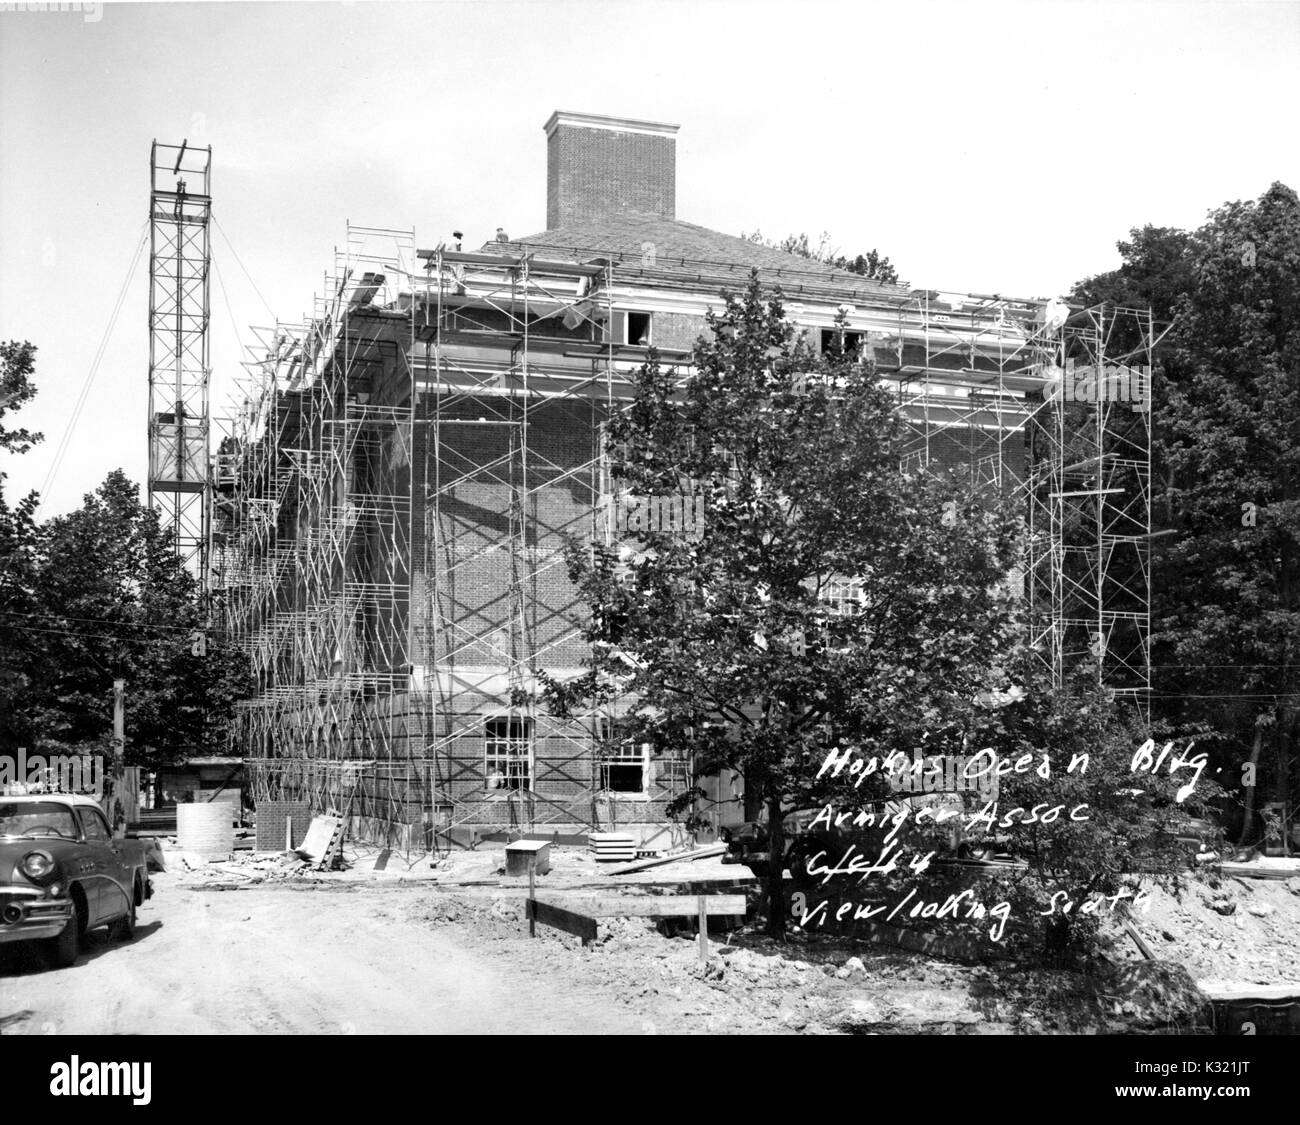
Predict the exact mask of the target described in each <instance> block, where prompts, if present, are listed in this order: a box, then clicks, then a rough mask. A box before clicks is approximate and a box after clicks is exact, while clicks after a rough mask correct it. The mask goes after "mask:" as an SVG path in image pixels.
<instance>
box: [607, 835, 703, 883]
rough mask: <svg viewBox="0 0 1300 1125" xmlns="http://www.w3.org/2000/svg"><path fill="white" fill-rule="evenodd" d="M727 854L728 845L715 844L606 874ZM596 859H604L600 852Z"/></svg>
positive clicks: (657, 858) (614, 869)
mask: <svg viewBox="0 0 1300 1125" xmlns="http://www.w3.org/2000/svg"><path fill="white" fill-rule="evenodd" d="M593 838H594V836H593ZM726 852H727V845H726V844H713V845H711V846H709V847H707V848H696V849H695V850H694V851H689V852H677V853H676V854H674V855H661V856H655V857H654V858H653V859H638V860H637V861H636V862H635V863H624V864H621V865H620V866H618V867H611V868H609V869H608V870H607V871H605V874H606V875H626V874H628V873H629V872H632V871H642V870H644V869H645V868H647V867H658V866H659V865H660V864H663V863H677V862H678V861H681V862H682V863H694V862H695V861H696V860H698V859H712V858H713V857H714V856H719V855H725V854H726ZM596 858H597V859H601V858H603V857H602V856H601V855H600V853H599V851H598V852H597V854H596Z"/></svg>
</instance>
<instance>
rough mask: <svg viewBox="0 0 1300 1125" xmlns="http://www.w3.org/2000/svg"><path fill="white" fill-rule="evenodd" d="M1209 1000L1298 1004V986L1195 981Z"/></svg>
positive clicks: (1299, 997)
mask: <svg viewBox="0 0 1300 1125" xmlns="http://www.w3.org/2000/svg"><path fill="white" fill-rule="evenodd" d="M1196 986H1197V988H1199V989H1200V990H1201V991H1202V992H1204V993H1205V995H1206V996H1208V997H1209V998H1210V999H1211V1000H1225V1001H1226V1000H1264V1001H1270V1000H1271V1001H1277V1000H1294V1001H1296V1002H1297V1003H1300V984H1250V983H1248V982H1247V983H1243V984H1237V983H1234V982H1232V981H1206V980H1202V981H1197V982H1196Z"/></svg>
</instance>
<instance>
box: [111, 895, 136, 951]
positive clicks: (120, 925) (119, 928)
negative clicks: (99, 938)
mask: <svg viewBox="0 0 1300 1125" xmlns="http://www.w3.org/2000/svg"><path fill="white" fill-rule="evenodd" d="M108 936H109V937H110V938H112V939H113V940H114V941H130V940H131V939H132V938H133V937H135V898H134V896H132V898H131V909H130V912H129V913H127V914H125V915H123V916H122V917H121V918H119V919H118V920H117V921H116V922H114V923H113V924H112V925H111V926H109V928H108Z"/></svg>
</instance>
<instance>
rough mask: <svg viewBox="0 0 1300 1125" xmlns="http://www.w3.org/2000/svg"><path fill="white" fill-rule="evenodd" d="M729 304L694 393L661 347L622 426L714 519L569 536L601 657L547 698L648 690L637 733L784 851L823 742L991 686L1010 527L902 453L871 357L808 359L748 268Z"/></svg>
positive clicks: (886, 742)
mask: <svg viewBox="0 0 1300 1125" xmlns="http://www.w3.org/2000/svg"><path fill="white" fill-rule="evenodd" d="M725 301H726V303H725V308H724V309H723V311H722V312H721V313H718V314H716V315H712V316H710V318H709V322H708V327H709V329H710V331H711V333H712V338H711V339H709V338H704V337H702V338H701V339H700V340H699V341H697V343H696V346H695V350H694V355H693V374H692V375H691V377H690V378H689V379H687V380H686V383H685V388H684V391H682V392H681V393H679V392H678V390H677V382H676V377H675V374H674V373H673V372H670V371H668V370H665V369H664V368H663V367H662V366H661V365H660V364H659V362H658V359H657V357H656V356H654V355H653V354H652V356H651V358H650V360H649V362H648V363H647V364H646V365H645V366H644V367H643V368H642V369H641V370H640V371H639V372H638V374H637V375H636V385H635V400H634V402H633V404H632V405H631V407H630V409H629V410H628V411H626V412H625V413H623V414H621V415H619V416H618V417H616V418H615V419H614V420H613V421H612V422H611V424H610V427H609V440H610V450H611V453H612V456H613V458H614V475H615V478H616V480H617V482H618V483H619V485H620V486H621V487H622V488H623V489H624V490H625V492H627V493H630V494H631V495H633V496H636V497H651V496H657V495H665V494H677V493H681V492H683V491H685V492H687V493H690V494H691V495H694V496H699V497H701V498H702V500H703V512H704V527H703V530H702V535H701V537H700V538H699V539H698V540H688V539H685V538H683V537H679V536H675V535H673V534H671V533H664V532H658V531H646V532H643V533H639V534H637V535H634V536H631V537H630V538H629V539H627V540H625V541H624V542H623V543H621V544H620V545H618V546H617V547H612V548H611V547H605V546H603V545H601V544H575V545H574V546H573V547H572V549H571V550H570V554H569V565H570V573H571V576H572V578H573V579H574V581H575V582H576V583H577V585H578V587H579V589H580V590H581V592H582V595H583V597H584V598H585V600H586V601H587V602H588V603H589V604H590V605H591V606H592V617H591V621H590V624H589V627H588V630H587V639H588V641H589V643H590V645H591V648H592V656H591V658H590V663H589V666H588V670H587V672H586V673H585V675H583V676H582V677H580V678H579V679H576V680H573V681H570V682H568V683H563V684H561V683H557V682H555V681H551V680H549V679H548V680H546V682H547V685H548V690H547V698H548V700H549V702H550V704H551V706H552V707H553V709H555V710H556V711H558V712H559V713H561V714H572V713H574V712H575V711H580V710H583V709H588V708H591V709H594V708H599V707H603V706H607V705H609V704H610V703H613V702H615V701H617V700H620V699H626V698H631V699H635V700H636V708H635V711H634V713H633V716H632V719H633V721H634V723H635V725H636V730H635V733H634V734H633V737H639V738H644V739H646V740H651V741H654V742H655V743H656V744H657V745H659V746H660V747H662V748H663V749H664V750H666V751H669V752H674V753H683V754H684V753H689V754H690V755H691V756H693V759H694V761H695V764H696V769H697V772H698V773H700V774H702V775H708V774H712V773H715V772H717V771H718V770H719V769H721V768H724V767H725V768H729V769H735V770H737V771H738V772H740V773H741V774H742V775H743V776H744V778H745V783H746V791H747V793H748V794H749V795H750V797H751V798H757V799H760V800H761V801H762V803H763V805H764V806H765V808H766V809H767V811H768V814H769V818H770V821H771V823H773V824H774V825H776V826H777V831H774V832H773V843H772V847H773V854H774V855H776V854H777V849H778V848H779V847H780V846H781V841H780V832H779V825H780V821H781V817H782V815H783V813H784V812H786V811H788V810H789V809H790V808H792V807H794V806H796V805H798V804H799V803H800V801H801V800H803V799H804V797H805V794H806V790H807V786H808V783H809V782H810V781H811V779H812V778H813V776H814V775H815V774H816V772H817V769H818V767H819V766H820V763H821V759H822V756H823V754H824V751H825V748H826V747H827V746H832V745H835V744H837V742H840V741H842V740H846V739H851V740H854V741H856V742H857V743H858V744H861V745H880V746H883V747H887V748H893V747H894V746H896V745H899V744H905V743H906V742H907V740H908V739H909V738H910V737H912V736H913V735H918V734H919V732H920V731H922V730H924V729H928V728H931V727H934V726H935V725H936V724H938V723H941V722H942V721H943V720H944V718H945V716H946V715H947V714H948V712H949V711H951V710H952V709H954V708H957V709H961V708H968V707H969V705H970V700H971V698H972V697H973V696H974V694H975V693H976V692H977V691H979V690H983V689H986V688H988V687H989V686H990V683H991V682H994V681H996V680H997V678H998V672H997V669H996V667H995V666H993V667H991V666H990V660H989V656H990V654H996V653H998V652H1001V651H1004V650H1005V649H1006V647H1007V644H1008V641H1009V637H1010V633H1011V630H1012V629H1013V628H1014V626H1013V617H1014V613H1013V608H1012V601H1013V599H1012V598H1011V597H1010V595H1009V593H1008V591H1007V588H1006V586H1005V584H1004V582H1003V579H1004V575H1005V573H1006V570H1007V568H1008V567H1009V566H1010V565H1011V562H1012V561H1013V554H1014V551H1015V546H1016V535H1017V527H1016V522H1015V520H1014V518H1013V517H1012V515H1011V514H1010V512H1009V511H1008V510H1007V509H1006V507H1005V506H1003V505H1000V504H997V503H994V504H991V505H990V504H988V503H987V502H986V499H982V498H980V497H978V496H975V495H973V494H971V493H970V492H969V491H968V490H967V488H966V486H965V485H964V484H963V483H961V482H960V481H959V480H958V479H957V478H955V477H945V476H943V475H942V474H934V475H931V474H910V473H906V472H903V471H902V470H901V469H900V451H899V444H898V443H899V436H900V420H899V417H898V415H897V413H896V411H895V406H894V402H893V400H892V397H891V396H890V395H889V393H888V392H887V391H885V390H884V389H882V387H881V386H880V385H879V384H878V382H877V381H876V380H875V378H874V375H873V371H872V369H871V367H870V365H869V363H867V362H859V361H858V360H857V359H855V358H854V357H852V356H849V355H845V354H843V353H832V354H830V355H826V356H819V355H817V354H815V353H814V352H813V351H812V349H811V348H810V347H809V345H808V343H807V341H806V340H805V339H804V338H802V337H800V338H799V339H796V338H795V336H794V330H793V328H792V327H791V326H790V325H789V324H788V323H787V322H786V320H785V318H784V313H783V310H782V306H781V301H780V297H779V294H777V295H775V296H769V295H766V294H764V293H763V291H762V289H761V287H760V285H759V283H758V280H757V278H756V277H755V278H754V279H753V280H751V282H750V285H749V287H748V289H747V290H746V292H745V293H744V294H743V295H741V296H735V295H728V296H726V298H725ZM953 516H955V517H956V518H950V517H953ZM836 589H838V590H839V591H840V594H841V596H840V597H838V598H835V599H832V598H831V597H830V595H831V594H832V592H833V591H834V590H836ZM846 599H847V604H846ZM774 866H775V867H776V872H775V875H774V877H773V882H772V885H771V887H770V891H771V893H772V895H773V901H774V902H778V903H779V902H780V901H781V890H780V867H781V865H780V864H774ZM774 914H775V917H776V923H777V925H778V927H779V924H780V923H781V921H782V917H783V916H782V912H781V911H779V910H777V911H774Z"/></svg>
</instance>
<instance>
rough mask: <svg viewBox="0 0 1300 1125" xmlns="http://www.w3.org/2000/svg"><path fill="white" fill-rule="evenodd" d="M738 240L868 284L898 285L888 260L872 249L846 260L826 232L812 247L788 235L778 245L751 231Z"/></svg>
mask: <svg viewBox="0 0 1300 1125" xmlns="http://www.w3.org/2000/svg"><path fill="white" fill-rule="evenodd" d="M740 237H741V238H746V239H748V240H749V241H750V242H757V243H758V244H759V245H761V246H771V247H772V248H774V249H776V250H784V251H785V252H786V253H787V254H796V255H798V256H799V257H800V258H809V259H811V260H812V261H814V262H822V263H824V264H825V265H828V266H831V267H833V268H834V269H837V270H844V271H846V272H847V273H856V274H859V275H861V276H862V277H865V278H869V279H870V280H872V281H886V282H897V281H898V271H897V270H896V269H895V268H894V267H893V265H892V264H891V263H890V261H889V259H888V258H885V257H882V256H881V255H880V253H879V252H878V251H876V250H875V249H872V250H870V251H868V252H867V253H866V254H855V255H854V256H853V257H851V258H850V257H847V256H846V255H844V254H841V253H840V252H839V251H838V250H836V249H831V245H830V239H831V236H830V234H829V232H827V231H822V234H821V238H820V239H819V240H818V242H817V245H816V246H813V245H812V243H811V242H810V241H809V238H808V235H807V234H788V235H786V236H785V238H783V239H781V240H780V241H779V242H773V241H772V240H771V239H767V238H764V237H763V234H762V232H761V231H754V233H753V234H743V233H742V234H741V236H740Z"/></svg>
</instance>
